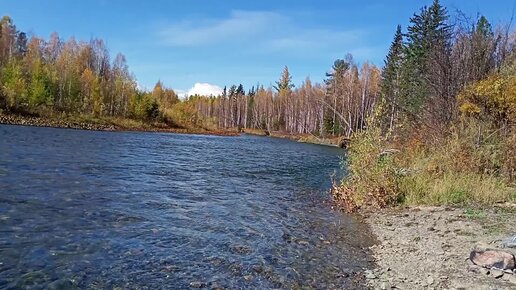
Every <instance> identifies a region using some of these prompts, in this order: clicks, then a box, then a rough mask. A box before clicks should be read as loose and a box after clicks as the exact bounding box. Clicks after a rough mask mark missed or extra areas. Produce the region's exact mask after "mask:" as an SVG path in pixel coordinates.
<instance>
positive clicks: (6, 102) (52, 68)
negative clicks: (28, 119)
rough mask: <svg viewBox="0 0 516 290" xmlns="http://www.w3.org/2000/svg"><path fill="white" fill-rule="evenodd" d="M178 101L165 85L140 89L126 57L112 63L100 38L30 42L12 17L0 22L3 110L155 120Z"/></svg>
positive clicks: (0, 98)
mask: <svg viewBox="0 0 516 290" xmlns="http://www.w3.org/2000/svg"><path fill="white" fill-rule="evenodd" d="M178 101H179V100H178V97H177V95H176V94H175V92H174V91H173V90H171V89H167V88H165V87H164V86H163V84H162V83H161V82H158V83H157V84H156V86H155V88H154V90H153V91H152V92H144V91H141V90H139V89H138V87H137V83H136V80H135V78H134V76H133V75H132V74H131V73H130V72H129V69H128V66H127V63H126V58H125V56H124V55H123V54H120V53H119V54H117V55H116V56H115V59H114V60H112V61H111V59H110V54H109V50H108V48H107V47H106V45H105V43H104V41H102V40H100V39H92V40H91V41H89V42H83V41H77V40H75V39H74V38H70V39H69V40H67V41H63V40H62V39H61V38H59V36H58V34H57V33H53V34H52V35H51V36H50V39H48V40H44V39H42V38H39V37H37V36H31V37H30V38H29V37H27V34H26V33H25V32H21V31H18V30H17V29H16V26H15V25H14V23H13V21H12V19H11V18H9V17H8V16H4V17H3V18H2V20H1V21H0V109H3V110H6V111H8V112H13V113H23V114H25V113H31V114H45V115H52V114H55V113H66V114H85V115H93V116H119V117H130V118H135V119H142V120H150V119H152V120H154V119H158V118H160V117H161V118H164V116H163V114H162V112H161V111H163V109H166V108H170V107H171V106H172V105H173V104H175V103H177V102H178ZM160 109H161V111H160Z"/></svg>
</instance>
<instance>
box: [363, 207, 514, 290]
mask: <svg viewBox="0 0 516 290" xmlns="http://www.w3.org/2000/svg"><path fill="white" fill-rule="evenodd" d="M515 214H516V206H514V205H500V206H496V207H493V208H491V209H487V210H486V209H482V210H478V209H477V210H473V209H457V208H445V207H413V208H404V209H398V210H391V211H381V212H376V213H368V214H366V217H365V221H366V222H367V223H368V224H369V226H370V228H371V231H372V233H373V234H374V235H376V237H377V239H378V243H377V244H376V245H374V246H372V247H371V252H372V254H373V257H374V258H375V261H376V268H375V269H371V270H366V271H365V276H366V280H367V285H368V286H369V287H370V288H371V289H516V274H509V273H503V272H501V271H497V270H491V271H490V270H488V269H484V268H480V267H477V266H474V265H473V264H472V263H471V261H469V254H470V252H471V251H472V250H473V249H474V248H475V247H480V248H494V249H496V248H499V247H500V244H501V241H502V240H503V239H504V238H507V237H508V236H510V235H511V234H516V219H515V218H514V217H515V216H516V215H515ZM504 250H507V251H512V252H513V253H516V249H504ZM502 274H503V276H502ZM495 277H496V278H495Z"/></svg>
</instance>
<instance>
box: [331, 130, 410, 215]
mask: <svg viewBox="0 0 516 290" xmlns="http://www.w3.org/2000/svg"><path fill="white" fill-rule="evenodd" d="M385 145H386V140H385V139H384V138H383V137H382V136H381V134H380V130H379V129H370V130H367V131H363V132H360V133H357V134H355V135H354V136H353V137H352V141H351V143H350V146H349V149H348V159H346V161H345V164H344V166H346V167H347V170H348V173H349V175H348V177H347V178H345V179H344V180H343V181H342V183H341V184H340V185H338V186H337V185H334V186H333V189H332V194H333V196H334V198H335V200H336V201H337V202H339V203H341V204H342V205H343V207H344V208H345V209H346V210H347V211H349V212H352V211H355V210H357V209H358V208H362V207H365V206H368V207H369V206H372V207H385V206H388V205H392V204H395V203H397V202H400V201H401V200H402V199H403V196H402V194H401V192H400V191H399V186H398V182H399V175H400V173H401V172H400V171H399V170H398V169H397V167H396V164H395V159H394V155H393V154H395V152H397V150H396V149H385Z"/></svg>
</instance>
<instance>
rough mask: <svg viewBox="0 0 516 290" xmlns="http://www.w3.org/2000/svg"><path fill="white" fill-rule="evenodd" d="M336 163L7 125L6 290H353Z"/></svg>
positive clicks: (261, 144) (301, 151)
mask: <svg viewBox="0 0 516 290" xmlns="http://www.w3.org/2000/svg"><path fill="white" fill-rule="evenodd" d="M340 154H342V151H341V150H340V149H336V148H328V147H322V146H315V145H307V144H298V143H295V142H290V141H286V140H279V139H272V138H265V137H252V136H241V137H215V136H193V135H172V134H153V133H112V132H91V131H75V130H65V129H51V128H32V127H20V126H3V125H0V288H18V287H21V288H34V289H40V288H47V287H54V288H62V289H69V288H81V289H82V288H92V289H113V288H116V287H120V288H123V289H135V288H136V289H162V288H164V289H184V288H189V287H207V288H217V287H221V288H231V289H234V288H261V289H264V288H296V287H297V286H302V287H307V288H346V287H351V286H353V287H357V285H353V284H351V283H352V279H351V278H350V277H348V275H347V273H350V272H352V271H357V270H360V269H361V268H362V267H364V266H366V264H367V259H368V257H367V254H366V252H365V251H364V250H362V249H363V247H364V246H365V245H366V242H367V236H366V235H367V233H366V232H365V230H364V229H363V228H362V225H361V224H360V223H357V222H356V221H355V220H353V219H352V218H351V217H349V216H346V215H343V214H342V213H340V212H337V211H332V210H331V209H330V206H329V205H328V203H327V202H326V201H327V198H328V197H327V193H325V191H326V190H327V189H328V187H329V185H330V184H329V176H330V174H331V173H333V172H334V171H335V170H338V168H339V155H340Z"/></svg>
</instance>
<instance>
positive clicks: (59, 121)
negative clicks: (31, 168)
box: [0, 113, 239, 136]
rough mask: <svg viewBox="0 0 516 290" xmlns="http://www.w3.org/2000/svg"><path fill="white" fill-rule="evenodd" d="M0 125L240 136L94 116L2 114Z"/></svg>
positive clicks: (0, 114)
mask: <svg viewBox="0 0 516 290" xmlns="http://www.w3.org/2000/svg"><path fill="white" fill-rule="evenodd" d="M0 124H7V125H22V126H34V127H52V128H69V129H78V130H93V131H141V132H162V133H179V134H201V135H219V136H238V135H239V134H238V132H236V131H231V130H206V129H203V128H175V127H170V126H169V125H167V124H165V123H162V122H143V121H139V120H134V119H128V118H118V117H117V118H115V117H101V118H98V117H93V116H82V115H81V116H59V117H58V116H56V117H39V116H22V115H14V114H5V113H0Z"/></svg>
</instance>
